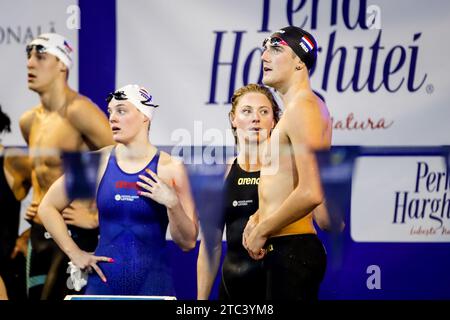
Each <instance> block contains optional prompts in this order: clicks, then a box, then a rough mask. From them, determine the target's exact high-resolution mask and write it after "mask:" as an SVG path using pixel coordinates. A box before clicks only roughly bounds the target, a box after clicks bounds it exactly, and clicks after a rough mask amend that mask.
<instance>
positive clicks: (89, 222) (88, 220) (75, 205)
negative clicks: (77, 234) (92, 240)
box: [62, 201, 98, 229]
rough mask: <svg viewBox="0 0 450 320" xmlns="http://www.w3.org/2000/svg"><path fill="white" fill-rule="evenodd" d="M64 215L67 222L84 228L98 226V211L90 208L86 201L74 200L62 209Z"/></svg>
mask: <svg viewBox="0 0 450 320" xmlns="http://www.w3.org/2000/svg"><path fill="white" fill-rule="evenodd" d="M62 217H63V218H64V222H65V223H66V224H70V225H73V226H76V227H79V228H83V229H95V228H97V227H98V213H97V210H96V209H95V208H94V209H92V208H90V207H88V206H87V204H85V203H81V202H79V201H74V202H72V203H71V204H70V205H69V206H68V207H67V208H65V209H64V210H63V211H62Z"/></svg>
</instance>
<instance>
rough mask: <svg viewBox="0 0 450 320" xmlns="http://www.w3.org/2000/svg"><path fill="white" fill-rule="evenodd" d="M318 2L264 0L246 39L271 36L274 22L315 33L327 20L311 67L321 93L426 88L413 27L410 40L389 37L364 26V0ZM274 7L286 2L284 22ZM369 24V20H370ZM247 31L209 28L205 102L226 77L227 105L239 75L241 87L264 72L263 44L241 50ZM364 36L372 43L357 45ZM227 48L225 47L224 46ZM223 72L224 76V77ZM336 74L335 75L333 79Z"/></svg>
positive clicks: (214, 100) (213, 98) (214, 98)
mask: <svg viewBox="0 0 450 320" xmlns="http://www.w3.org/2000/svg"><path fill="white" fill-rule="evenodd" d="M318 2H319V0H310V1H307V0H304V1H301V2H300V4H298V3H297V2H295V1H289V0H286V1H285V3H284V4H283V1H279V2H278V1H277V2H274V1H273V2H272V1H270V0H264V1H263V8H262V9H263V10H262V12H263V15H262V22H261V25H260V26H259V28H257V29H256V30H255V32H256V35H251V37H250V39H251V40H248V41H252V42H253V41H254V39H255V38H261V39H263V38H264V37H265V36H268V35H270V34H271V33H272V32H273V31H274V30H275V29H273V26H272V24H273V25H275V23H276V25H277V27H279V26H280V24H283V25H288V24H289V25H297V26H299V27H302V28H305V29H306V30H308V31H311V32H312V33H313V34H315V33H320V34H322V33H323V32H324V31H323V30H324V29H325V28H324V23H325V24H328V25H329V27H330V33H329V37H328V41H326V38H325V37H321V38H320V40H321V41H320V42H319V46H318V51H319V57H318V60H317V65H316V67H315V68H313V69H312V70H311V76H315V77H321V80H320V82H319V83H321V89H322V90H323V91H325V92H327V91H330V90H332V89H333V88H330V84H331V83H333V86H335V88H334V89H335V90H336V91H337V92H345V91H349V90H351V91H353V92H361V91H367V92H370V93H375V92H378V91H380V90H385V91H387V92H391V93H395V92H398V91H401V90H406V91H407V92H410V93H413V92H417V91H419V90H421V89H422V88H423V89H426V88H427V87H428V85H427V83H426V80H427V78H428V74H427V73H426V72H423V71H420V72H419V70H417V66H418V65H421V64H422V63H421V62H422V61H421V60H420V58H421V55H420V52H419V51H420V50H419V49H420V48H419V43H420V39H421V37H422V32H420V31H416V32H415V33H414V34H412V36H411V38H412V40H411V38H406V39H400V40H397V39H392V38H389V35H390V34H394V33H387V32H389V30H388V29H386V28H385V27H384V26H383V30H382V29H381V28H369V27H372V26H368V25H367V23H368V22H367V20H370V19H368V17H370V15H369V13H370V10H369V8H370V7H368V6H367V0H361V1H359V2H356V1H350V0H332V1H329V2H326V4H325V3H324V4H323V5H321V6H320V7H319V5H318ZM276 5H285V8H281V10H282V9H285V10H284V12H286V17H285V18H286V21H280V20H276V21H275V20H273V21H271V20H270V17H271V14H273V15H275V13H276V12H277V10H275V8H274V6H276ZM325 6H329V7H325ZM356 6H358V8H356ZM308 8H310V11H307V10H308ZM319 8H320V10H327V12H329V20H328V21H322V20H321V21H319V17H320V19H323V18H322V17H325V15H323V14H322V15H319ZM299 21H302V22H299ZM373 21H374V22H373V24H375V19H373ZM319 22H322V23H321V25H320V28H318V25H319ZM307 23H308V24H307ZM369 23H371V22H370V21H369ZM338 24H339V27H338ZM342 24H343V26H342ZM338 30H339V31H338ZM361 30H362V31H364V32H365V36H364V37H362V36H360V35H359V34H360V32H361ZM249 31H250V30H245V31H242V29H240V30H239V31H233V30H230V31H223V30H221V31H213V33H214V34H215V45H214V51H213V54H212V64H211V65H212V68H211V79H210V83H211V84H210V89H209V98H208V101H207V102H206V103H207V104H218V101H217V100H218V97H217V87H218V86H219V87H221V86H222V85H223V84H225V83H219V82H223V81H227V80H228V96H227V97H223V98H222V99H224V100H222V101H224V103H227V104H228V103H230V102H231V96H232V94H233V92H234V90H235V89H236V88H237V87H236V82H237V81H236V80H237V79H242V81H243V85H246V84H248V83H251V82H255V83H260V82H261V80H262V76H263V73H262V65H261V61H260V55H261V53H262V50H261V48H259V47H254V48H253V49H252V50H250V52H248V53H247V54H245V53H243V52H242V50H241V48H242V47H244V46H243V43H244V41H246V39H245V37H246V36H247V34H249ZM353 31H355V32H357V33H358V35H357V36H355V37H348V36H346V35H344V36H345V39H347V40H346V42H344V40H341V37H340V35H341V34H344V33H345V32H353ZM383 31H385V32H386V34H387V35H388V36H387V37H388V40H387V41H386V43H392V41H396V42H397V43H394V44H390V46H391V48H389V47H388V46H387V45H386V44H384V43H383V41H382V35H383ZM342 38H344V37H342ZM368 38H369V39H373V41H371V44H370V45H366V44H364V45H362V44H361V43H367V39H368ZM348 39H352V42H350V43H349V42H348ZM230 41H234V45H233V46H231V48H230V51H229V52H226V51H224V50H222V49H221V48H222V47H224V46H222V43H227V44H228V43H229V42H230ZM358 41H361V43H358ZM226 48H229V47H228V45H227V46H226ZM227 50H228V49H227ZM230 57H231V59H230ZM242 59H243V61H242ZM408 62H409V63H408ZM241 66H242V67H241ZM318 66H319V67H318ZM365 66H370V67H369V70H368V72H366V67H365ZM227 69H229V70H227ZM316 70H320V71H321V74H320V75H319V74H316V73H317V71H316ZM222 73H224V74H223V75H222ZM334 77H336V78H335V79H332V78H334ZM221 91H222V90H221Z"/></svg>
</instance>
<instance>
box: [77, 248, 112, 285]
mask: <svg viewBox="0 0 450 320" xmlns="http://www.w3.org/2000/svg"><path fill="white" fill-rule="evenodd" d="M69 258H70V261H72V263H73V264H74V265H75V266H77V267H78V268H80V269H81V270H83V271H87V272H92V269H94V270H95V272H97V274H98V275H99V277H100V279H102V281H103V282H106V277H105V275H104V274H103V272H102V270H101V269H100V267H99V266H98V265H97V263H98V262H110V263H113V262H114V259H112V258H109V257H102V256H94V255H93V254H90V253H87V252H86V251H83V250H80V249H79V250H77V251H76V252H74V253H73V254H71V255H70V256H69Z"/></svg>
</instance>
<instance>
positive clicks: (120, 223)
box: [38, 85, 198, 296]
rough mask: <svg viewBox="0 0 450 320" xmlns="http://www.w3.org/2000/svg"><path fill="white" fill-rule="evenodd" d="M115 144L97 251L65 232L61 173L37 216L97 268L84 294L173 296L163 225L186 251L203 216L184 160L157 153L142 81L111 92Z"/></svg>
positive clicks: (79, 262)
mask: <svg viewBox="0 0 450 320" xmlns="http://www.w3.org/2000/svg"><path fill="white" fill-rule="evenodd" d="M107 100H108V102H109V105H108V112H109V123H110V126H111V129H112V132H113V138H114V141H115V142H116V143H117V145H115V146H109V147H106V148H104V149H102V151H103V153H102V154H103V155H106V157H104V159H103V160H102V161H101V164H100V168H99V179H98V181H99V183H98V186H97V197H96V200H97V207H98V210H99V224H100V240H99V244H98V247H97V249H96V251H95V253H94V254H90V253H87V252H85V251H82V250H81V249H80V248H78V246H77V245H76V244H75V243H74V242H73V240H72V239H71V237H70V236H69V235H68V233H67V228H66V225H65V223H64V221H63V219H62V216H61V212H62V210H63V209H64V208H65V207H66V206H67V205H68V204H69V199H68V198H67V196H66V192H65V189H64V184H65V182H64V176H63V177H61V178H60V179H59V180H57V181H56V182H55V183H54V184H53V185H52V187H51V188H50V190H49V191H48V193H47V194H46V196H45V197H44V199H43V201H42V204H41V205H40V207H39V211H38V214H39V216H40V217H41V219H42V221H43V223H44V226H45V227H46V228H47V230H48V231H49V232H50V234H51V235H52V236H53V238H54V239H55V241H56V243H57V244H58V245H59V246H60V247H61V249H62V250H63V251H64V252H65V253H66V254H67V255H68V256H69V258H70V260H71V261H72V263H73V264H74V265H76V266H78V267H80V268H82V269H87V270H92V269H93V270H95V273H94V272H92V273H91V274H90V275H89V278H88V284H87V287H86V291H85V294H100V295H159V296H173V295H175V292H174V287H173V284H172V277H171V271H170V265H169V263H168V252H167V246H166V240H165V235H166V230H167V227H169V230H170V234H171V236H172V239H173V241H174V242H175V243H176V244H177V245H178V246H179V247H180V248H181V249H183V250H185V251H187V250H191V249H193V248H194V247H195V244H196V239H197V235H198V222H197V214H196V210H195V205H194V201H193V198H192V195H191V191H190V187H189V181H188V177H187V173H186V171H185V168H184V165H183V164H182V163H181V162H178V161H176V160H175V159H173V158H172V157H171V156H170V155H168V154H167V153H165V152H160V151H159V150H158V149H157V148H156V147H155V146H153V145H152V144H151V143H150V141H149V138H148V131H149V126H150V123H151V120H152V115H153V111H154V109H155V108H156V107H157V105H155V104H153V102H152V97H151V95H149V93H148V92H147V91H146V90H145V89H144V88H141V87H139V86H137V85H128V86H125V87H123V88H121V89H118V90H117V91H115V92H114V93H112V94H110V95H109V96H108V99H107Z"/></svg>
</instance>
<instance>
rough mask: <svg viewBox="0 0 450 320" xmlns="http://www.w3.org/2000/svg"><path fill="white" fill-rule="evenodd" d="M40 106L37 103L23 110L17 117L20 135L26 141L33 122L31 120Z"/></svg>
mask: <svg viewBox="0 0 450 320" xmlns="http://www.w3.org/2000/svg"><path fill="white" fill-rule="evenodd" d="M40 108H41V106H40V105H37V106H35V107H33V108H31V109H30V110H27V111H25V112H24V113H23V114H22V115H21V116H20V118H19V127H20V130H21V131H22V136H23V137H24V139H25V140H26V141H27V142H28V136H29V134H30V129H31V125H32V124H33V120H34V118H35V116H36V113H37V112H38V110H39V109H40Z"/></svg>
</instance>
